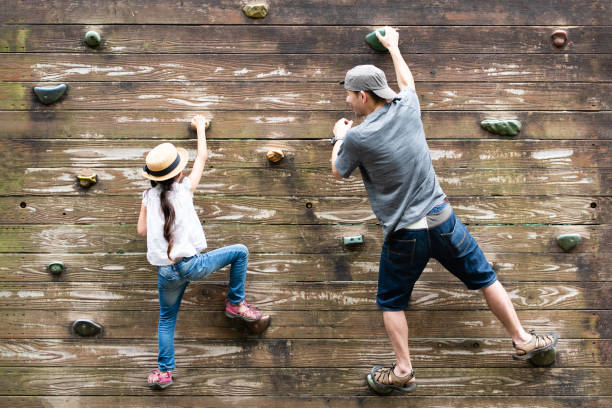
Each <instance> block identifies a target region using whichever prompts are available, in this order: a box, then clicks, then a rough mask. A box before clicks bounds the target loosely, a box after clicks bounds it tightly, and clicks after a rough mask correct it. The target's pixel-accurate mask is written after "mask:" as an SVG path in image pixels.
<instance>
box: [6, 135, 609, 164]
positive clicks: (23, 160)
mask: <svg viewBox="0 0 612 408" xmlns="http://www.w3.org/2000/svg"><path fill="white" fill-rule="evenodd" d="M165 141H167V140H160V141H159V142H165ZM169 141H170V140H169ZM157 143H158V142H157V141H156V142H154V143H151V142H150V141H141V140H119V141H109V140H78V141H75V140H38V139H18V140H14V141H7V142H6V143H4V149H3V151H2V152H0V160H2V162H3V163H7V162H10V164H11V166H12V167H17V168H29V167H34V166H36V167H79V168H81V167H89V168H98V167H102V168H104V167H111V168H112V167H139V166H142V164H143V163H144V160H145V157H146V155H147V153H148V152H149V151H150V149H151V148H152V147H153V146H154V145H155V144H157ZM175 144H176V145H177V146H181V147H184V148H186V149H188V150H189V151H190V157H191V159H192V160H193V159H195V157H196V142H195V141H193V140H192V141H189V142H178V143H175ZM428 144H429V150H430V156H431V159H432V162H433V165H434V167H435V168H436V169H439V168H463V167H467V168H477V167H483V168H488V169H490V168H517V167H520V168H522V169H526V168H531V167H534V168H577V167H578V168H612V140H610V141H607V140H606V141H603V140H602V141H593V140H563V141H560V140H555V141H541V140H529V141H527V140H495V141H491V140H478V141H477V140H437V139H434V140H430V141H429V143H428ZM207 145H208V152H209V154H208V156H209V158H210V159H209V160H208V161H207V163H208V164H210V165H213V166H214V167H215V168H268V167H271V166H272V167H274V168H281V169H292V168H321V169H329V157H330V150H331V146H330V144H329V141H328V140H320V141H309V140H308V141H307V140H283V141H280V140H275V141H269V142H265V141H264V142H262V141H260V140H234V141H232V140H210V141H208V143H207ZM272 148H276V149H281V150H282V151H283V153H284V154H285V157H284V158H283V160H281V161H280V162H279V163H277V164H274V165H271V164H270V162H269V161H268V159H267V157H266V153H267V152H268V151H269V150H270V149H272Z"/></svg>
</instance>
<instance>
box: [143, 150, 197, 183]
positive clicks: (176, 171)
mask: <svg viewBox="0 0 612 408" xmlns="http://www.w3.org/2000/svg"><path fill="white" fill-rule="evenodd" d="M176 151H177V153H178V155H179V157H180V158H181V161H180V162H179V164H178V166H176V169H174V170H172V171H171V172H170V173H168V174H166V175H165V176H159V177H155V176H152V175H150V174H149V173H147V172H146V171H144V170H141V173H142V176H143V177H144V178H147V179H149V180H153V181H164V180H170V179H171V178H173V177H174V176H176V175H177V174H179V173H180V172H181V171H183V169H184V168H185V166H187V163H188V162H189V152H188V151H187V150H186V149H183V148H182V147H177V148H176Z"/></svg>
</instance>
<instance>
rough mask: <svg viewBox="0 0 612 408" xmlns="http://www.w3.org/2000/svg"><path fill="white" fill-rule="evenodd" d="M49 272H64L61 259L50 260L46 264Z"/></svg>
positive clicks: (55, 273)
mask: <svg viewBox="0 0 612 408" xmlns="http://www.w3.org/2000/svg"><path fill="white" fill-rule="evenodd" d="M48 268H49V272H51V273H52V274H53V275H59V274H61V273H62V272H64V263H63V262H61V261H56V262H51V263H50V264H49V266H48Z"/></svg>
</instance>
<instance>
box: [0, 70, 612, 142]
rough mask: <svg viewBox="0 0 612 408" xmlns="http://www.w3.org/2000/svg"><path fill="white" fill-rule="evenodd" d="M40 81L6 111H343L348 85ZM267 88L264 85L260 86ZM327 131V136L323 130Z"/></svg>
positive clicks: (17, 87)
mask: <svg viewBox="0 0 612 408" xmlns="http://www.w3.org/2000/svg"><path fill="white" fill-rule="evenodd" d="M35 85H36V84H35V83H26V82H2V83H0V109H2V110H35V109H36V110H37V109H41V110H53V111H55V110H62V109H69V110H87V109H91V108H95V109H106V110H134V109H138V110H175V109H185V110H193V111H202V110H212V109H218V110H237V109H243V108H245V107H247V106H248V107H249V108H250V109H256V110H268V111H286V110H344V109H346V102H345V98H346V92H344V91H343V90H342V89H341V88H340V87H339V86H338V87H336V85H333V86H330V84H327V85H321V84H316V83H303V84H302V83H292V82H285V83H271V84H269V83H266V85H265V87H262V84H261V83H260V82H257V81H255V82H246V83H239V82H234V81H232V82H198V83H191V84H188V85H187V84H185V83H182V82H172V83H160V82H152V83H142V82H128V81H122V82H91V83H87V82H85V83H83V82H71V83H68V90H67V91H66V93H65V95H64V96H63V97H62V98H61V99H60V100H59V101H58V102H56V103H54V104H53V105H49V106H47V105H42V104H41V103H40V102H38V100H37V99H36V97H35V95H34V93H33V90H32V89H33V87H34V86H35ZM264 89H265V92H262V91H263V90H264ZM416 89H417V93H418V96H419V100H420V105H421V108H422V109H423V110H468V111H469V110H493V111H505V110H553V111H554V110H595V111H598V110H610V109H611V107H612V83H601V84H594V83H577V82H574V83H542V82H519V83H515V82H512V83H492V82H484V83H463V82H453V83H438V82H424V83H418V84H417V85H416ZM325 136H327V135H325Z"/></svg>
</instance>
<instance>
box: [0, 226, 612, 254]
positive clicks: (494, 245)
mask: <svg viewBox="0 0 612 408" xmlns="http://www.w3.org/2000/svg"><path fill="white" fill-rule="evenodd" d="M204 230H205V233H206V237H207V241H208V245H209V248H210V249H213V248H219V247H222V246H226V245H233V244H236V243H244V244H245V245H247V246H248V247H249V251H250V252H252V253H285V254H293V253H303V254H330V253H331V254H333V253H367V252H369V253H377V254H378V253H380V248H381V246H382V232H381V228H380V227H379V226H377V225H370V224H367V225H259V226H258V227H256V228H254V227H253V226H252V225H249V224H210V225H209V224H206V225H205V226H204ZM469 231H470V233H471V234H472V235H473V236H474V238H475V239H476V240H477V241H478V243H479V245H480V246H481V247H482V248H483V249H484V250H485V251H489V252H518V253H562V252H563V250H562V249H561V248H559V246H558V245H557V243H556V237H557V236H558V235H560V234H572V233H574V234H580V235H581V236H582V241H581V242H580V243H579V244H578V245H577V246H576V247H575V248H574V249H572V253H574V254H577V253H591V252H592V253H597V252H606V253H608V252H610V248H609V246H608V243H609V242H610V235H611V234H612V227H611V226H610V225H608V224H605V225H600V226H588V225H584V226H583V225H567V226H538V225H533V226H513V225H510V226H497V225H493V226H470V227H469ZM355 235H363V236H364V243H363V244H360V245H359V247H355V248H347V247H345V246H344V245H343V237H345V236H355ZM0 238H1V239H0V252H13V253H14V252H21V253H49V254H62V253H108V252H115V253H125V252H140V253H142V252H146V240H145V239H144V238H142V237H139V236H137V235H136V225H134V224H127V225H126V224H123V225H22V226H18V225H14V226H0Z"/></svg>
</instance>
